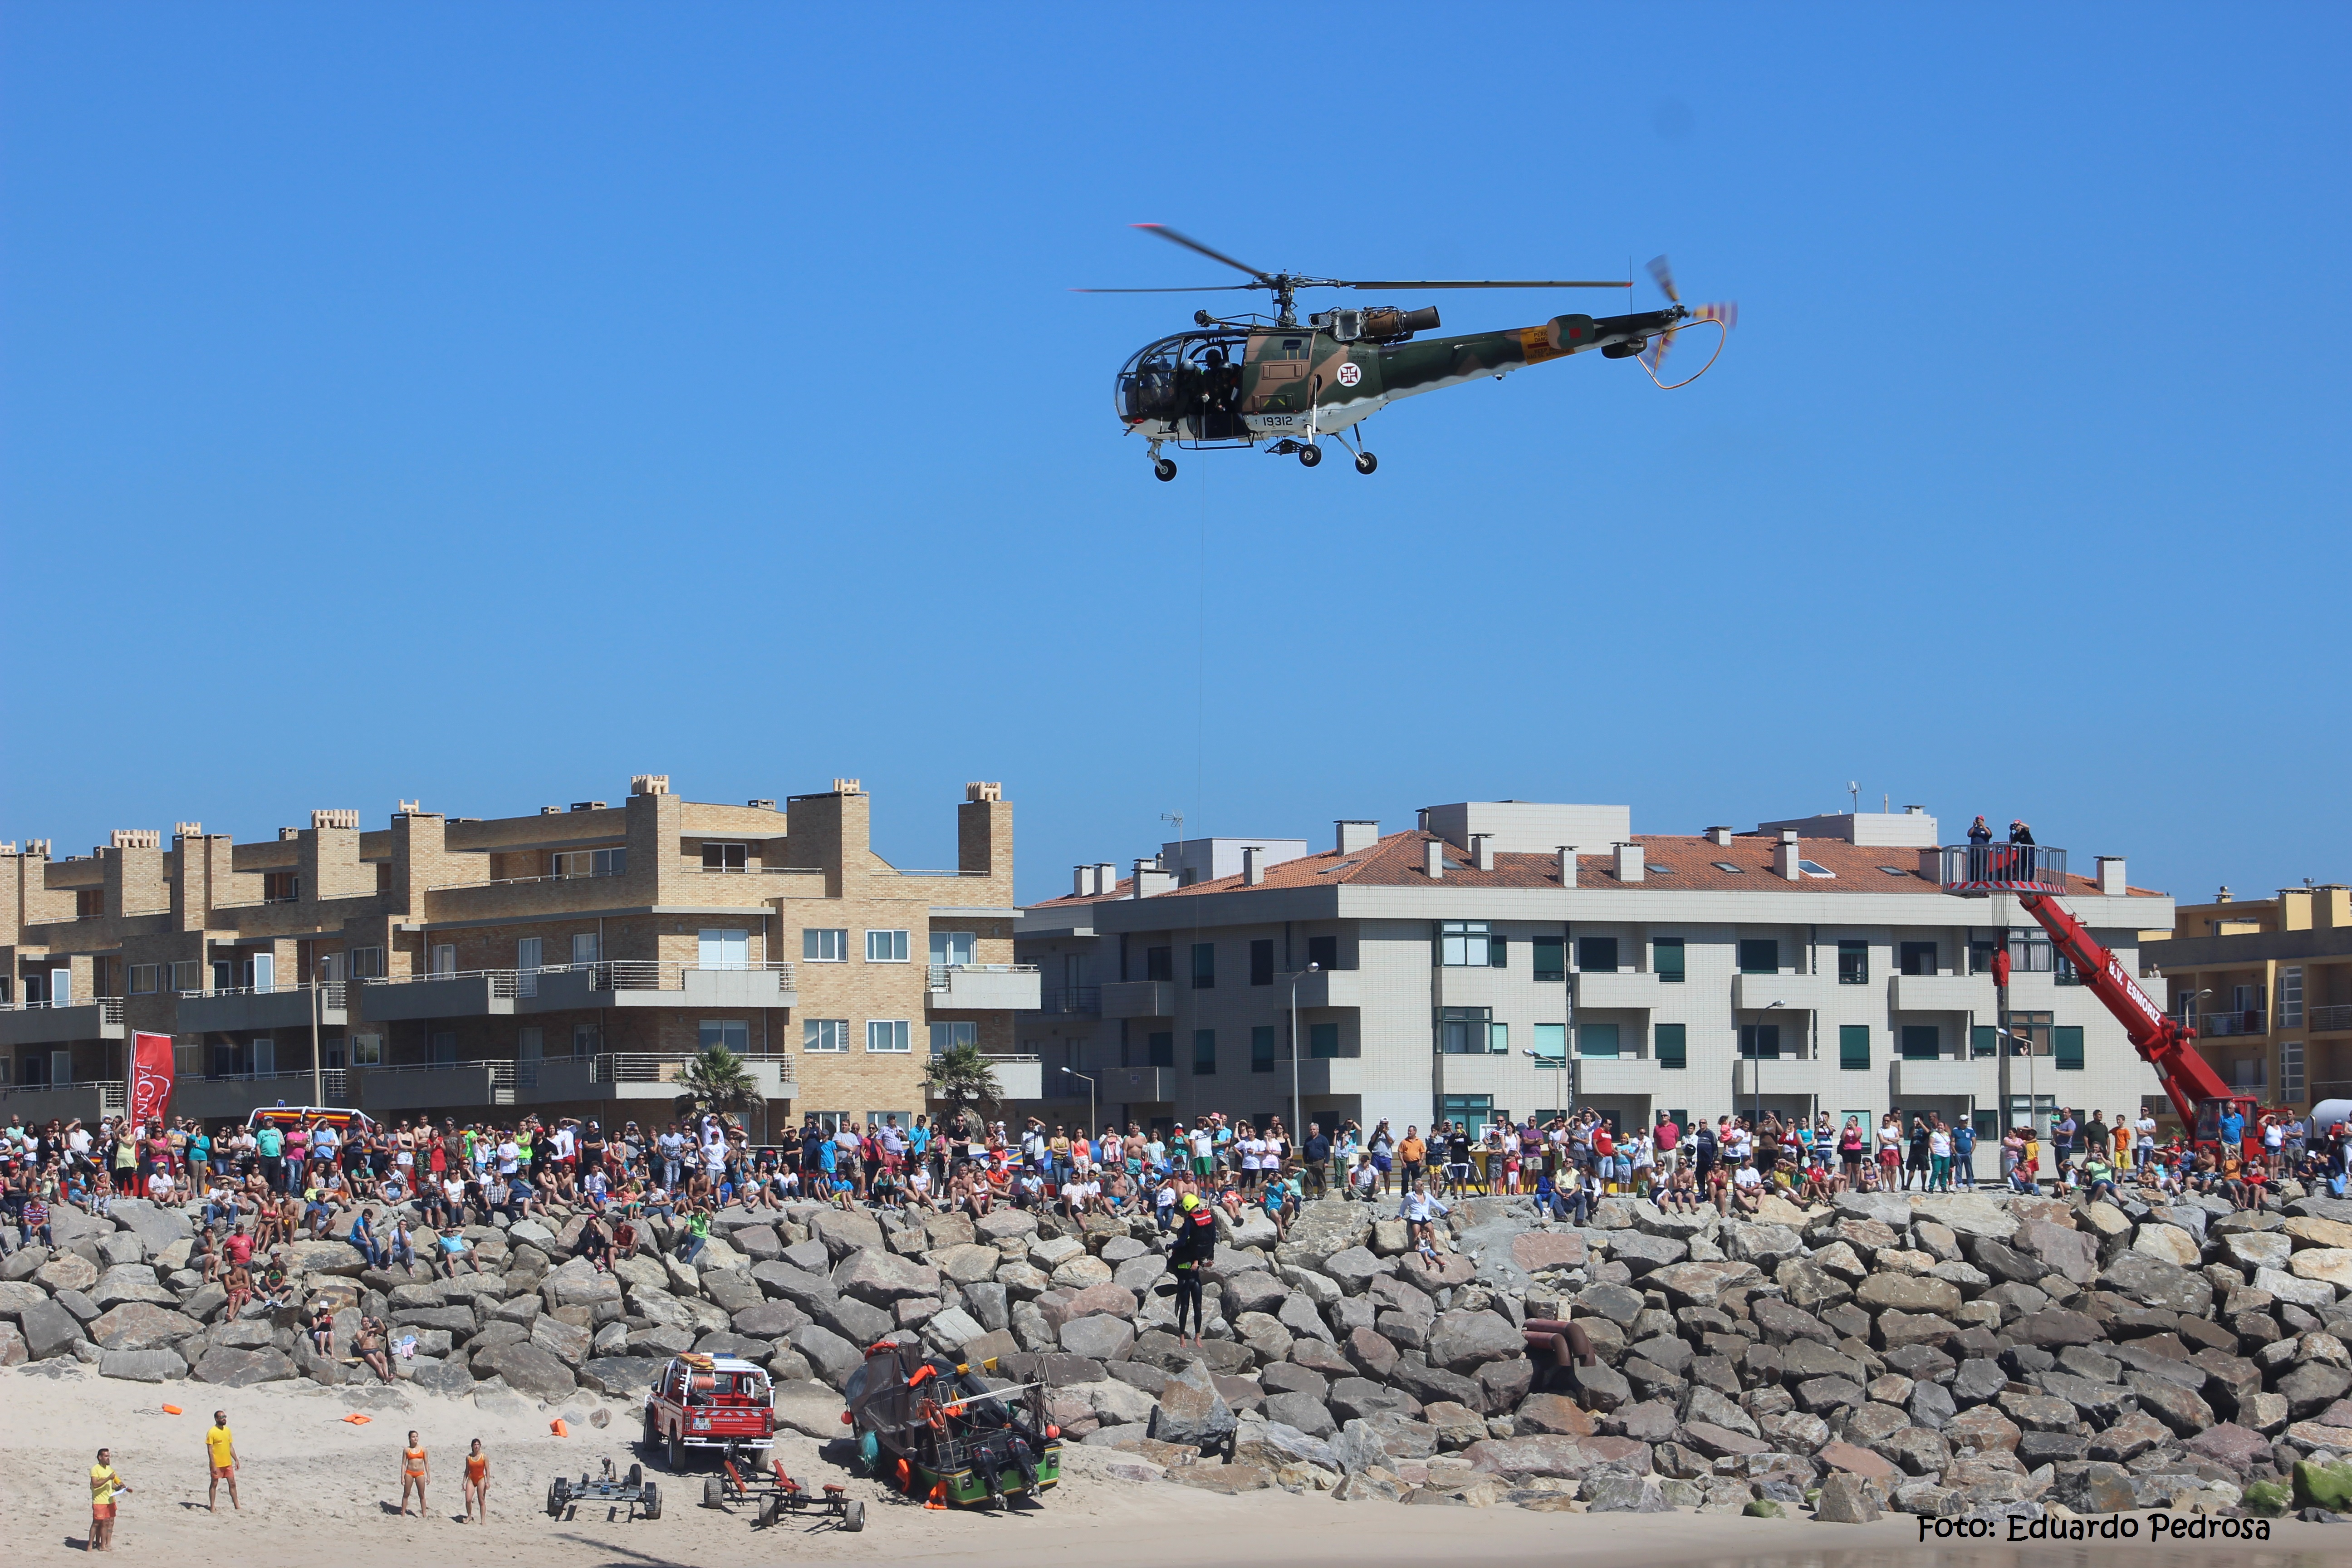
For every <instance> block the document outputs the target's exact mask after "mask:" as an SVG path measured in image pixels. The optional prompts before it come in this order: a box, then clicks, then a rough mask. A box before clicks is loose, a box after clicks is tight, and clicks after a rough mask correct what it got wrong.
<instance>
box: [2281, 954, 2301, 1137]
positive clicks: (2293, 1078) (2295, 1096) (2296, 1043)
mask: <svg viewBox="0 0 2352 1568" xmlns="http://www.w3.org/2000/svg"><path fill="white" fill-rule="evenodd" d="M2300 978H2301V976H2300V974H2298V975H2297V979H2298V980H2299V979H2300ZM2281 1005H2282V1006H2284V1002H2282V1003H2281ZM2278 1097H2279V1100H2281V1101H2282V1102H2283V1103H2284V1104H2288V1105H2294V1104H2300V1103H2301V1102H2302V1100H2303V1042H2302V1041H2301V1040H2284V1041H2281V1042H2280V1044H2279V1094H2278Z"/></svg>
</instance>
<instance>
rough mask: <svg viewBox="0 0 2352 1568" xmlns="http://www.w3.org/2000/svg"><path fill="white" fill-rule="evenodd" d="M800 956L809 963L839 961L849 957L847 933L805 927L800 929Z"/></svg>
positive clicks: (841, 961)
mask: <svg viewBox="0 0 2352 1568" xmlns="http://www.w3.org/2000/svg"><path fill="white" fill-rule="evenodd" d="M801 956H802V957H803V958H804V959H806V960H807V961H808V962H809V963H844V962H845V961H846V960H847V959H848V957H849V933H848V932H847V931H826V930H819V929H815V928H806V929H803V931H801Z"/></svg>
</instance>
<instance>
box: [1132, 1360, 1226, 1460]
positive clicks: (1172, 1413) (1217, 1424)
mask: <svg viewBox="0 0 2352 1568" xmlns="http://www.w3.org/2000/svg"><path fill="white" fill-rule="evenodd" d="M1234 1426H1235V1422H1234V1412H1233V1407H1232V1406H1230V1405H1227V1404H1226V1403H1225V1402H1224V1400H1223V1398H1222V1397H1220V1396H1219V1394H1218V1393H1217V1389H1216V1384H1214V1383H1213V1381H1212V1380H1211V1377H1210V1373H1209V1369H1208V1368H1207V1367H1205V1366H1203V1365H1202V1363H1199V1362H1197V1361H1196V1362H1193V1363H1190V1364H1188V1365H1187V1366H1185V1367H1184V1368H1183V1369H1182V1370H1181V1371H1180V1372H1178V1373H1174V1374H1172V1375H1171V1377H1170V1378H1169V1379H1168V1381H1167V1383H1166V1384H1164V1385H1162V1387H1161V1388H1160V1405H1159V1407H1158V1408H1157V1409H1155V1410H1154V1411H1153V1412H1152V1415H1151V1429H1150V1436H1151V1437H1152V1438H1153V1439H1154V1440H1155V1441H1158V1442H1162V1443H1175V1444H1180V1445H1181V1446H1183V1447H1192V1448H1201V1449H1208V1448H1213V1447H1217V1446H1218V1445H1219V1444H1221V1443H1223V1441H1224V1438H1225V1436H1226V1435H1227V1434H1228V1433H1230V1432H1232V1431H1233V1430H1234Z"/></svg>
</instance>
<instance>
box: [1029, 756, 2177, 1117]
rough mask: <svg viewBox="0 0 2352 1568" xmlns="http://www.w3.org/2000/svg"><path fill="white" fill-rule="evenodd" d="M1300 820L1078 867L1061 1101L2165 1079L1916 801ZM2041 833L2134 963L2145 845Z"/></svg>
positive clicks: (1721, 1100) (1606, 1101)
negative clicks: (2133, 871) (1978, 892)
mask: <svg viewBox="0 0 2352 1568" xmlns="http://www.w3.org/2000/svg"><path fill="white" fill-rule="evenodd" d="M1282 842H1283V841H1279V840H1234V841H1229V842H1228V844H1227V845H1226V846H1225V848H1230V850H1231V851H1232V858H1233V859H1234V861H1236V862H1237V863H1238V864H1239V869H1238V870H1236V871H1234V873H1232V874H1230V875H1224V876H1218V877H1213V878H1203V879H1197V880H1195V881H1193V882H1192V883H1191V884H1190V885H1186V884H1185V883H1184V882H1183V881H1182V880H1181V879H1180V878H1179V877H1178V876H1177V875H1175V874H1173V873H1171V870H1170V869H1169V863H1170V862H1171V860H1172V859H1173V858H1175V857H1174V855H1173V854H1172V850H1173V849H1174V847H1173V846H1171V847H1169V848H1168V849H1163V851H1162V852H1161V854H1160V855H1158V856H1155V857H1153V858H1150V859H1144V860H1137V861H1136V862H1135V863H1134V865H1133V868H1132V870H1131V872H1130V873H1129V875H1128V876H1126V877H1120V876H1118V874H1117V868H1116V866H1115V865H1112V864H1108V863H1101V864H1096V865H1091V866H1082V867H1079V868H1076V874H1075V878H1074V888H1073V891H1072V892H1071V893H1070V894H1069V895H1068V896H1066V897H1063V898H1057V899H1055V900H1052V901H1050V902H1047V903H1044V904H1039V905H1033V906H1031V907H1030V908H1029V909H1028V910H1027V911H1026V914H1025V916H1024V920H1023V922H1022V925H1021V928H1020V935H1019V937H1018V939H1017V940H1016V942H1015V944H1014V946H1015V952H1016V953H1017V955H1018V957H1019V958H1020V960H1021V961H1022V962H1024V963H1032V964H1035V965H1037V966H1038V967H1039V968H1040V970H1041V971H1042V972H1043V974H1044V977H1045V991H1044V993H1043V996H1042V1000H1043V1002H1044V1005H1043V1006H1042V1007H1041V1008H1040V1009H1039V1010H1038V1011H1037V1012H1035V1013H1032V1014H1027V1015H1024V1016H1023V1017H1022V1019H1021V1022H1020V1031H1021V1036H1022V1039H1023V1042H1024V1047H1023V1048H1024V1051H1026V1052H1029V1053H1031V1054H1034V1055H1035V1056H1037V1057H1038V1058H1040V1078H1041V1079H1042V1081H1043V1083H1044V1084H1045V1088H1046V1089H1047V1090H1048V1091H1049V1092H1051V1093H1052V1094H1053V1095H1054V1098H1053V1100H1050V1101H1049V1102H1047V1104H1046V1106H1045V1112H1046V1113H1047V1114H1048V1115H1050V1116H1055V1117H1062V1118H1066V1119H1068V1120H1073V1121H1075V1120H1076V1119H1078V1118H1080V1117H1083V1116H1084V1115H1085V1114H1086V1105H1087V1091H1088V1087H1089V1080H1091V1084H1092V1087H1093V1090H1094V1093H1095V1094H1096V1096H1097V1101H1098V1103H1099V1105H1100V1106H1101V1107H1102V1108H1104V1109H1103V1110H1101V1111H1100V1112H1099V1114H1101V1115H1104V1116H1106V1117H1108V1116H1111V1115H1116V1116H1118V1117H1120V1118H1122V1119H1132V1120H1135V1121H1141V1122H1145V1123H1153V1122H1168V1121H1191V1120H1192V1119H1193V1118H1194V1117H1196V1116H1200V1115H1202V1114H1205V1113H1207V1112H1210V1111H1214V1110H1222V1111H1226V1112H1231V1113H1243V1114H1249V1115H1253V1116H1256V1115H1263V1114H1265V1113H1269V1112H1274V1111H1280V1112H1282V1113H1283V1114H1284V1115H1285V1116H1286V1118H1287V1117H1288V1115H1289V1113H1290V1107H1291V1101H1292V1097H1293V1092H1294V1091H1293V1083H1294V1079H1295V1080H1296V1083H1297V1096H1298V1098H1299V1100H1301V1101H1302V1102H1303V1105H1304V1108H1305V1112H1306V1115H1307V1117H1308V1118H1310V1119H1315V1120H1320V1121H1323V1122H1324V1123H1325V1125H1326V1126H1327V1127H1328V1126H1329V1125H1331V1124H1332V1123H1333V1122H1334V1121H1335V1119H1337V1118H1354V1119H1356V1120H1358V1121H1361V1122H1362V1123H1364V1124H1365V1125H1366V1126H1367V1127H1370V1125H1372V1124H1373V1123H1374V1122H1376V1121H1381V1120H1386V1121H1388V1122H1389V1123H1390V1124H1391V1126H1392V1127H1393V1128H1395V1129H1396V1130H1397V1131H1399V1132H1402V1130H1403V1129H1404V1128H1405V1127H1406V1126H1407V1125H1408V1124H1417V1125H1420V1126H1422V1127H1423V1128H1426V1127H1427V1126H1429V1125H1430V1124H1431V1122H1433V1121H1438V1120H1455V1121H1458V1120H1468V1121H1473V1122H1483V1121H1486V1120H1488V1119H1489V1118H1493V1119H1501V1118H1503V1117H1505V1116H1518V1115H1522V1114H1526V1113H1528V1112H1533V1113H1535V1114H1536V1115H1538V1116H1539V1117H1541V1116H1548V1115H1549V1114H1550V1113H1551V1112H1552V1111H1554V1110H1560V1109H1564V1108H1566V1107H1568V1106H1570V1105H1571V1104H1590V1105H1592V1106H1595V1107H1597V1108H1599V1109H1601V1110H1603V1111H1604V1112H1605V1113H1608V1114H1610V1115H1612V1117H1614V1118H1616V1119H1617V1120H1619V1121H1621V1123H1622V1122H1631V1121H1649V1120H1651V1119H1652V1118H1654V1115H1655V1113H1656V1112H1658V1111H1660V1110H1671V1111H1672V1112H1673V1113H1674V1114H1675V1117H1676V1118H1677V1119H1686V1118H1688V1117H1691V1116H1703V1117H1707V1118H1713V1117H1716V1116H1718V1115H1721V1114H1725V1113H1727V1112H1731V1111H1734V1110H1737V1111H1738V1112H1740V1113H1742V1114H1750V1115H1752V1114H1754V1113H1755V1112H1757V1111H1758V1110H1759V1109H1760V1110H1774V1111H1778V1112H1780V1114H1782V1115H1784V1116H1786V1115H1790V1114H1801V1115H1806V1116H1810V1115H1811V1114H1813V1113H1814V1112H1816V1111H1828V1112H1830V1113H1831V1114H1832V1115H1835V1116H1844V1115H1847V1114H1853V1115H1857V1116H1863V1117H1865V1118H1868V1119H1871V1120H1872V1121H1874V1120H1875V1119H1876V1118H1877V1116H1878V1115H1879V1114H1880V1113H1881V1112H1882V1111H1884V1110H1887V1109H1888V1108H1890V1107H1897V1108H1900V1109H1901V1110H1904V1111H1905V1112H1906V1113H1908V1112H1911V1111H1928V1110H1934V1111H1937V1112H1940V1113H1941V1114H1943V1115H1944V1116H1945V1117H1946V1119H1947V1120H1948V1121H1961V1120H1969V1121H1973V1122H1974V1123H1975V1124H1976V1125H1977V1126H1979V1128H1980V1129H1982V1130H1985V1131H1991V1130H1993V1129H1995V1128H1997V1127H1999V1126H2000V1124H2001V1123H2002V1121H2004V1120H2006V1119H2009V1118H2012V1117H2021V1116H2024V1115H2027V1114H2035V1113H2040V1114H2046V1113H2047V1112H2048V1111H2049V1110H2052V1109H2053V1108H2055V1107H2056V1106H2058V1105H2062V1104H2063V1105H2068V1106H2073V1107H2076V1108H2097V1109H2103V1110H2107V1111H2108V1112H2109V1113H2110V1114H2111V1115H2112V1114H2115V1113H2117V1112H2126V1111H2127V1112H2132V1113H2137V1111H2138V1110H2139V1109H2140V1107H2141V1105H2142V1104H2143V1102H2147V1101H2158V1102H2160V1100H2161V1094H2160V1089H2159V1086H2158V1082H2157V1080H2156V1078H2155V1075H2154V1073H2153V1071H2152V1070H2151V1069H2150V1068H2147V1066H2146V1065H2145V1064H2144V1063H2143V1062H2141V1061H2140V1059H2139V1058H2138V1057H2137V1053H2135V1052H2134V1050H2133V1049H2132V1047H2131V1046H2130V1044H2129V1042H2128V1041H2127V1040H2126V1037H2125V1036H2124V1033H2123V1030H2122V1028H2121V1026H2118V1025H2117V1024H2116V1022H2115V1020H2114V1019H2113V1018H2112V1017H2111V1016H2109V1015H2108V1014H2107V1013H2106V1011H2105V1008H2103V1007H2102V1006H2101V1005H2099V1003H2098V1001H2097V999H2096V998H2095V996H2094V995H2093V994H2091V993H2089V992H2088V991H2086V990H2085V989H2084V988H2083V987H2082V986H2081V985H2079V984H2074V976H2073V975H2072V974H2071V973H2067V972H2066V971H2065V969H2064V966H2063V964H2062V963H2057V962H2055V961H2054V960H2053V953H2052V951H2051V948H2050V944H2049V942H2048V941H2047V939H2046V937H2045V936H2044V935H2043V933H2042V931H2041V929H2040V928H2039V927H2038V926H2037V925H2035V924H2034V923H2033V921H2032V919H2031V917H2029V916H2026V915H2024V914H2023V913H2022V912H2021V910H2019V909H2018V908H2017V906H2016V900H2015V898H2014V896H2013V893H1994V894H1992V895H1990V896H1984V897H1960V896H1956V895H1955V894H1954V893H1953V892H1950V891H1948V890H1946V889H1947V886H1948V884H1949V883H1958V882H1962V881H1969V880H1982V879H1983V878H1982V877H1981V875H1980V874H1979V875H1976V876H1971V875H1970V871H1971V869H1972V868H1970V866H1969V863H1968V861H1967V855H1968V851H1967V849H1966V848H1965V847H1962V848H1960V849H1958V850H1951V851H1947V850H1945V849H1943V848H1942V847H1939V845H1938V844H1937V823H1936V819H1935V818H1934V817H1933V816H1928V815H1927V814H1926V813H1925V812H1922V811H1918V810H1916V809H1913V810H1910V811H1906V812H1895V813H1864V814H1858V815H1842V816H1818V817H1811V818H1806V819H1803V820H1801V821H1791V822H1775V823H1765V824H1761V825H1759V826H1757V827H1756V828H1754V829H1752V830H1749V831H1746V832H1735V831H1733V830H1732V829H1731V828H1728V827H1713V828H1709V829H1707V830H1706V832H1704V833H1700V834H1687V835H1656V834H1635V833H1633V831H1632V823H1631V811H1630V809H1629V808H1628V807H1625V806H1622V805H1547V804H1538V803H1531V802H1522V801H1500V802H1462V803H1456V804H1454V805H1441V806H1433V807H1430V808H1428V809H1427V810H1425V811H1423V812H1422V813H1421V820H1420V822H1419V824H1418V825H1417V826H1415V827H1414V828H1413V829H1412V830H1411V831H1408V832H1402V833H1391V834H1386V835H1383V834H1381V832H1380V830H1379V826H1378V825H1377V824H1375V823H1370V822H1358V821H1343V822H1340V823H1339V824H1338V825H1337V833H1336V837H1335V840H1334V842H1333V844H1332V847H1330V848H1329V849H1327V850H1325V851H1323V852H1321V853H1318V854H1312V855H1309V854H1304V853H1298V852H1297V850H1298V849H1300V848H1302V846H1298V845H1297V844H1296V843H1295V841H1294V842H1293V843H1291V844H1289V845H1287V846H1286V847H1285V848H1284V849H1283V850H1282V851H1281V852H1278V853H1277V852H1268V851H1261V849H1260V848H1259V846H1260V845H1276V844H1281V843H1282ZM1220 852H1221V853H1222V852H1223V851H1222V849H1221V850H1220ZM2036 854H2037V857H2038V859H2037V862H2036V863H2037V864H2038V865H2040V866H2041V867H2042V868H2044V874H2046V875H2053V876H2058V877H2061V878H2063V880H2062V881H2060V882H2057V883H2053V884H2052V885H2053V886H2063V889H2064V890H2065V892H2066V896H2067V901H2068V904H2069V905H2070V907H2072V908H2073V909H2074V910H2075V911H2076V913H2077V914H2078V915H2079V916H2080V917H2081V918H2082V919H2084V921H2086V922H2087V923H2088V924H2089V925H2090V926H2091V927H2092V928H2093V929H2094V930H2095V931H2097V933H2098V935H2099V938H2100V940H2101V941H2103V942H2109V943H2111V944H2114V945H2116V947H2117V948H2118V949H2119V950H2120V951H2121V952H2122V954H2123V956H2124V957H2125V959H2126V962H2127V963H2129V962H2134V955H2135V952H2136V949H2137V944H2138V941H2139V932H2140V931H2142V930H2143V929H2146V928H2150V927H2157V926H2168V925H2169V923H2170V917H2171V912H2172V905H2171V900H2169V899H2168V898H2167V897H2165V896H2163V895H2161V894H2157V893H2151V892H2147V891H2145V890H2143V889H2133V888H2128V887H2126V884H2125V881H2124V862H2123V861H2122V860H2121V859H2120V858H2104V859H2102V860H2101V861H2100V862H2099V866H2098V875H2097V877H2096V878H2083V877H2065V876H2063V871H2059V870H2057V869H2055V868H2057V867H2061V866H2063V851H2057V850H2041V851H2037V852H2036ZM1184 858H1185V860H1186V862H1187V863H1188V864H1192V865H1196V866H1197V865H1210V866H1212V868H1213V858H1212V857H1211V856H1210V855H1208V854H1207V853H1206V851H1205V850H1201V849H1196V850H1193V851H1188V853H1187V854H1186V856H1185V857H1184ZM1973 869H1974V870H1975V871H1977V872H1979V873H1981V871H1982V868H1980V867H1979V868H1973ZM2004 944H2005V945H2007V946H2008V948H2009V950H2010V952H2011V962H2012V964H2013V968H2014V974H2013V977H2012V981H2011V997H2010V1001H2011V1009H2012V1011H2011V1016H2010V1018H2009V1019H2008V1020H2007V1021H2006V1023H2007V1027H2008V1033H2007V1034H2006V1035H2003V1034H2002V1033H2001V1031H2002V1028H2003V1023H2004V1021H2003V1020H2002V1018H2001V1017H2000V1013H1999V1005H1998V1001H1997V998H1996V994H1995V991H1994V986H1993V981H1992V975H1991V970H1992V959H1993V954H1994V952H1996V951H1997V950H1998V949H1999V948H2000V947H2001V946H2002V945H2004ZM2159 989H2160V988H2159ZM1078 1075H1083V1076H1082V1077H1081V1076H1078Z"/></svg>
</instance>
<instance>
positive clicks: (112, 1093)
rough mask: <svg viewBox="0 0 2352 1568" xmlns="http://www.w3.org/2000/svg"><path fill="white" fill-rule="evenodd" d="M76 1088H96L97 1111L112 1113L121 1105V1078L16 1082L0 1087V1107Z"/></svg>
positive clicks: (68, 1091) (103, 1113) (71, 1090)
mask: <svg viewBox="0 0 2352 1568" xmlns="http://www.w3.org/2000/svg"><path fill="white" fill-rule="evenodd" d="M76 1089H96V1090H97V1091H98V1105H99V1111H100V1114H101V1115H108V1116H110V1115H113V1114H114V1113H116V1112H117V1111H120V1110H121V1109H122V1106H123V1099H124V1097H123V1088H122V1080H121V1079H119V1078H110V1079H73V1080H71V1081H69V1082H67V1083H16V1084H9V1085H7V1086H5V1088H0V1107H5V1105H6V1104H7V1102H8V1101H9V1100H22V1099H24V1098H26V1096H28V1095H35V1094H71V1093H72V1092H73V1091H74V1090H76Z"/></svg>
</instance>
